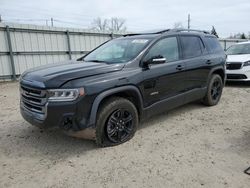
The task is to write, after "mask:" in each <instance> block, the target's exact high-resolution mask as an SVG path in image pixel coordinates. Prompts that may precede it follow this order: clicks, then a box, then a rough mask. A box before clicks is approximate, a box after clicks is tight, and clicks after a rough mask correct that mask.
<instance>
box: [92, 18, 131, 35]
mask: <svg viewBox="0 0 250 188" xmlns="http://www.w3.org/2000/svg"><path fill="white" fill-rule="evenodd" d="M91 25H92V28H93V29H95V30H99V31H111V32H117V31H126V26H125V19H123V18H116V17H113V18H110V19H104V20H102V19H101V18H96V19H94V20H93V22H92V24H91Z"/></svg>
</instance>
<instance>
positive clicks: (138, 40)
mask: <svg viewBox="0 0 250 188" xmlns="http://www.w3.org/2000/svg"><path fill="white" fill-rule="evenodd" d="M146 42H148V40H146V39H135V40H133V41H132V43H139V44H145V43H146Z"/></svg>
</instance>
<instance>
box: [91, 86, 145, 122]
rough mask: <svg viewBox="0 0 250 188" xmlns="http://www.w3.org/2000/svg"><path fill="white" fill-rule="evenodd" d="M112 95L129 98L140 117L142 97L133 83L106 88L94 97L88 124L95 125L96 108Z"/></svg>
mask: <svg viewBox="0 0 250 188" xmlns="http://www.w3.org/2000/svg"><path fill="white" fill-rule="evenodd" d="M112 96H120V97H124V98H126V99H129V100H130V101H131V102H132V103H133V104H134V105H135V107H136V108H137V110H138V114H139V117H142V115H143V114H142V113H143V99H142V95H141V92H140V90H139V89H138V88H137V87H136V86H133V85H129V86H120V87H117V88H113V89H109V90H106V91H104V92H102V93H100V94H99V95H97V97H96V98H95V100H94V102H93V105H92V108H91V111H90V116H89V122H88V125H89V126H91V127H95V123H96V118H97V113H98V109H99V107H100V105H101V103H102V102H103V101H104V100H105V99H107V98H109V97H112Z"/></svg>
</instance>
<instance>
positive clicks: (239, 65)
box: [227, 62, 242, 70]
mask: <svg viewBox="0 0 250 188" xmlns="http://www.w3.org/2000/svg"><path fill="white" fill-rule="evenodd" d="M241 68H242V63H237V62H236V63H227V70H237V69H241Z"/></svg>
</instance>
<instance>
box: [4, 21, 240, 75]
mask: <svg viewBox="0 0 250 188" xmlns="http://www.w3.org/2000/svg"><path fill="white" fill-rule="evenodd" d="M8 25H9V31H10V32H9V33H10V39H11V44H12V51H13V60H14V67H15V72H16V75H20V74H22V73H23V72H24V71H25V70H27V69H29V68H34V67H37V66H41V65H46V64H49V63H57V62H63V61H65V60H68V59H69V58H70V52H71V58H72V59H77V58H79V57H81V56H83V55H84V53H87V52H88V51H90V50H92V49H93V48H95V47H97V46H99V45H100V44H102V43H103V42H105V41H107V40H110V39H111V33H108V32H97V31H91V30H84V29H71V28H56V27H47V26H35V25H26V24H8ZM6 26H7V25H5V24H2V23H0V80H4V79H5V78H11V76H12V74H13V71H12V67H11V61H10V59H11V58H10V52H9V45H8V40H7V31H6ZM67 32H68V34H69V41H70V49H69V43H68V38H67ZM122 34H125V33H115V36H116V37H119V36H121V35H122ZM240 41H242V40H238V39H237V40H232V39H230V40H228V39H220V43H221V45H222V46H223V48H228V47H229V46H231V45H232V44H234V43H236V42H240Z"/></svg>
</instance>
